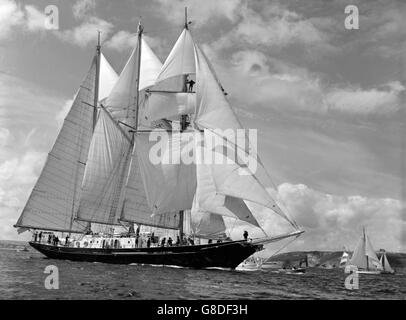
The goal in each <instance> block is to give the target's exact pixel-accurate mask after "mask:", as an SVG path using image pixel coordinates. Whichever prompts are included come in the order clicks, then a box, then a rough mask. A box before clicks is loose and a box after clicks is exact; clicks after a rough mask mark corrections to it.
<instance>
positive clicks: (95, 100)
mask: <svg viewBox="0 0 406 320" xmlns="http://www.w3.org/2000/svg"><path fill="white" fill-rule="evenodd" d="M100 33H101V32H100V31H97V46H96V56H95V58H96V76H95V79H94V97H93V124H92V133H93V132H94V129H95V127H96V122H97V104H98V102H99V78H100V53H101V45H100ZM74 219H75V212H74V210H72V216H71V219H70V224H69V229H72V225H73V220H74ZM91 225H92V224H91V222H90V221H89V222H88V223H87V228H86V229H87V230H91ZM70 236H71V232H70V231H69V237H70Z"/></svg>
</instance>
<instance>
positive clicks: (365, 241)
mask: <svg viewBox="0 0 406 320" xmlns="http://www.w3.org/2000/svg"><path fill="white" fill-rule="evenodd" d="M362 230H363V233H364V250H365V252H364V255H365V258H366V259H367V270H368V269H369V265H368V256H367V254H366V243H367V239H366V235H365V227H363V228H362Z"/></svg>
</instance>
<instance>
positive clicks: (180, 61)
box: [156, 28, 196, 83]
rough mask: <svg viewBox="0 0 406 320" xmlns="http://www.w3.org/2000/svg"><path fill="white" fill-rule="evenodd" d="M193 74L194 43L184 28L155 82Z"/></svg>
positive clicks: (194, 70) (194, 66)
mask: <svg viewBox="0 0 406 320" xmlns="http://www.w3.org/2000/svg"><path fill="white" fill-rule="evenodd" d="M194 73H196V63H195V54H194V43H193V39H192V36H191V34H190V32H189V30H188V29H186V28H185V29H184V30H183V32H182V33H181V35H180V36H179V38H178V40H177V41H176V43H175V45H174V47H173V48H172V51H171V52H170V53H169V56H168V58H166V60H165V62H164V65H163V66H162V69H161V72H160V74H159V75H158V78H157V80H156V82H157V83H159V82H162V81H164V80H166V79H169V78H172V77H176V76H181V75H186V74H194Z"/></svg>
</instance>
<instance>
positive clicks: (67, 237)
mask: <svg viewBox="0 0 406 320" xmlns="http://www.w3.org/2000/svg"><path fill="white" fill-rule="evenodd" d="M68 245H69V235H67V236H66V238H65V246H68Z"/></svg>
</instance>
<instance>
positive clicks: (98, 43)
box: [93, 31, 101, 131]
mask: <svg viewBox="0 0 406 320" xmlns="http://www.w3.org/2000/svg"><path fill="white" fill-rule="evenodd" d="M100 52H101V46H100V31H97V46H96V78H95V81H94V82H95V84H94V86H95V87H94V100H93V101H94V103H93V106H94V109H93V131H94V128H95V127H96V122H97V103H98V102H99V77H100Z"/></svg>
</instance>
